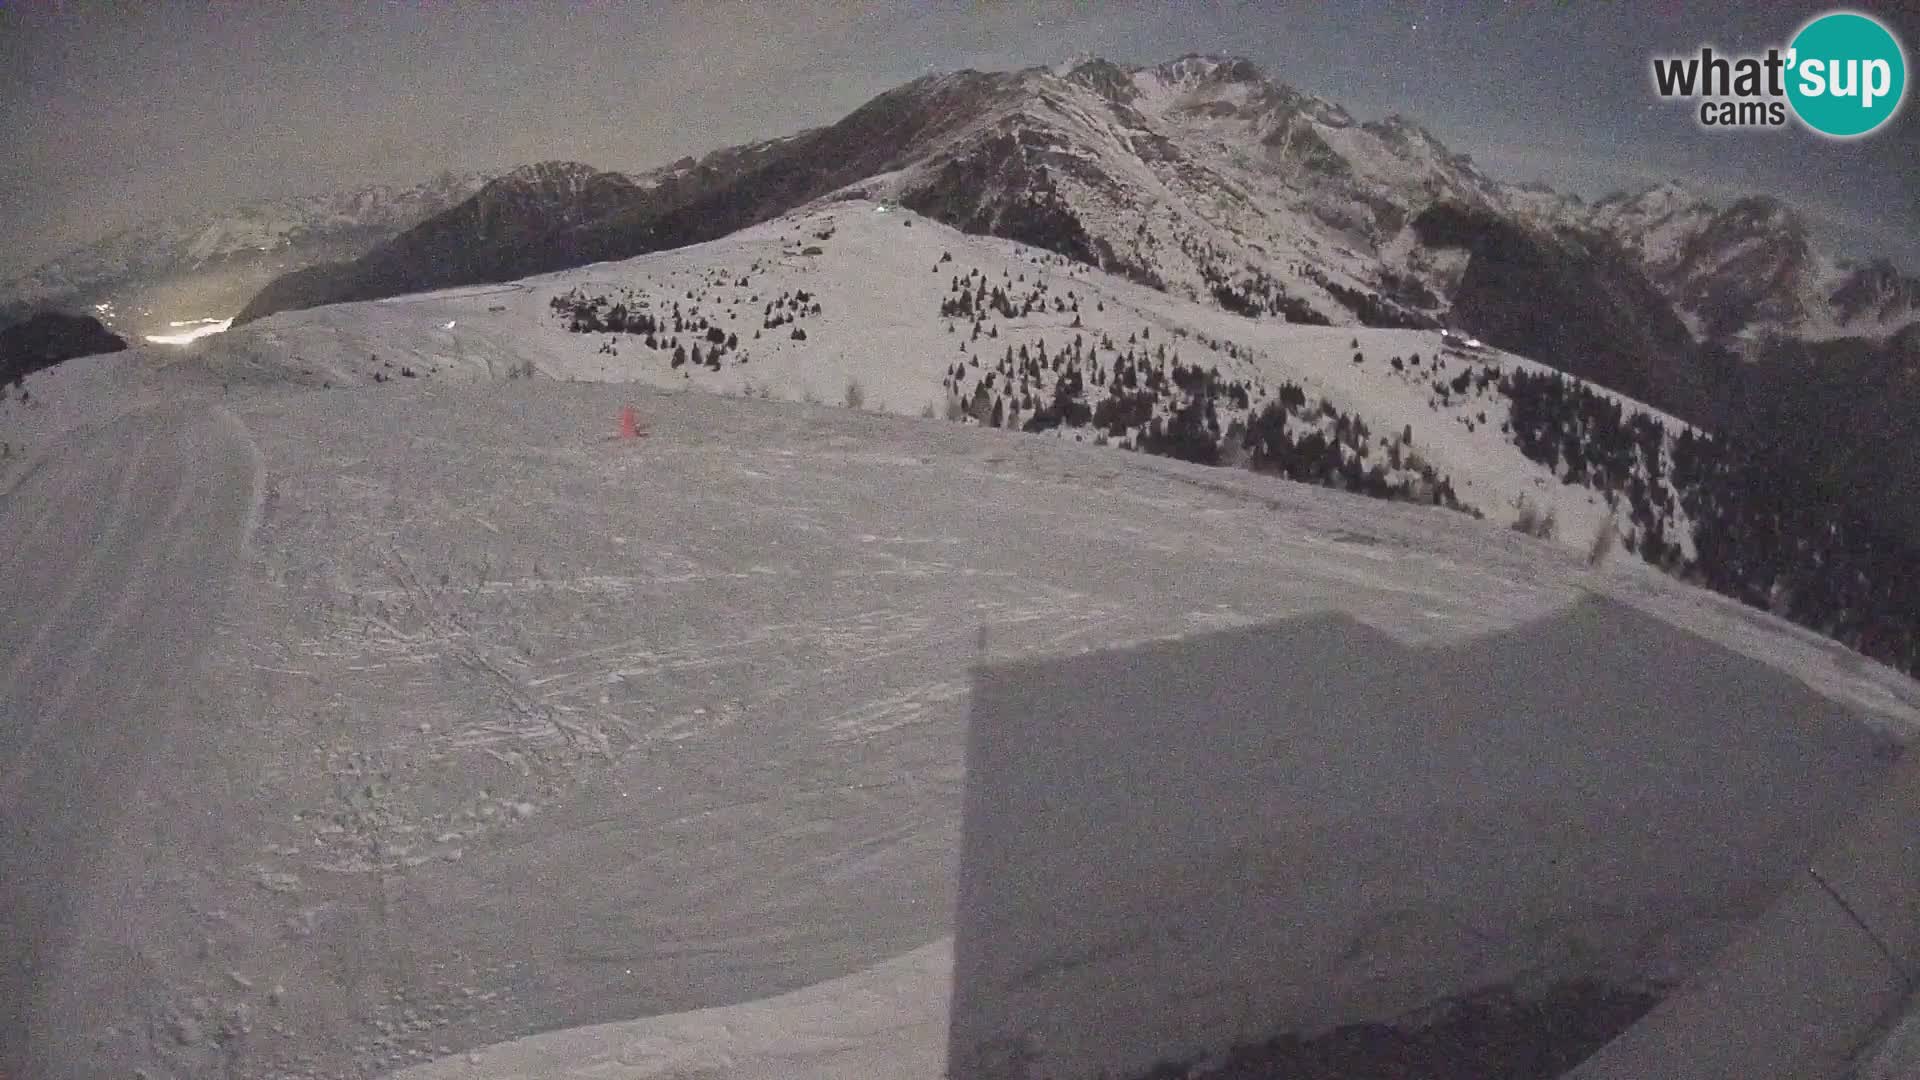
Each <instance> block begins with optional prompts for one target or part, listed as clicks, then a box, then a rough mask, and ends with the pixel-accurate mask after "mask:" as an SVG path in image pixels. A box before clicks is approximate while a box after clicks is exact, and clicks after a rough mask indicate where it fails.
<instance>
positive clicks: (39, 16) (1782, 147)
mask: <svg viewBox="0 0 1920 1080" xmlns="http://www.w3.org/2000/svg"><path fill="white" fill-rule="evenodd" d="M1712 7H1713V5H1708V4H1702V3H1691V2H1686V3H1683V2H1679V0H1675V2H1670V3H1619V4H1613V3H1607V4H1598V3H1595V4H1588V3H1578V4H1565V5H1562V4H1557V3H1555V4H1548V3H1539V4H1523V3H1499V2H1493V0H1488V2H1482V3H1459V2H1455V3H1412V2H1407V3H1377V2H1372V0H1368V2H1363V3H1362V2H1356V3H1352V4H1337V5H1336V4H1322V3H1319V2H1308V3H1285V2H1279V0H1268V2H1262V3H1250V4H1229V3H1217V4H1205V5H1200V4H1176V3H1172V2H1159V0H1156V2H1152V3H1145V4H1123V3H1085V4H1068V3H1034V2H1018V3H1016V2H1005V3H993V4H981V5H978V6H975V5H961V4H957V3H956V4H947V3H941V4H870V5H863V4H853V3H838V4H827V3H819V4H813V3H802V2H801V0H780V2H778V3H768V4H758V3H755V4H746V3H738V4H736V3H726V2H723V0H713V2H710V3H708V2H701V3H687V4H680V3H658V4H641V3H630V4H605V5H594V6H591V7H589V6H587V5H585V4H584V3H582V4H575V3H570V2H553V3H513V4H504V3H502V4H491V3H481V2H477V0H462V2H459V3H435V4H427V3H417V4H416V3H405V4H374V3H352V4H347V3H330V2H325V0H309V2H303V3H275V2H272V0H259V2H244V3H222V4H217V5H205V6H203V5H200V4H187V3H160V2H154V3H144V2H143V3H128V4H120V5H105V4H98V5H96V4H77V3H53V2H51V0H0V141H3V142H4V144H5V145H6V146H7V147H8V153H7V154H6V155H5V156H3V157H0V270H3V271H7V272H12V271H16V270H19V269H24V268H25V267H27V266H29V265H31V264H33V263H37V262H38V261H40V260H42V259H45V258H48V257H51V256H53V255H56V254H59V253H60V252H61V251H63V250H65V249H67V248H69V247H72V246H74V245H77V244H80V243H84V242H87V241H89V240H92V239H95V238H97V237H99V236H101V235H104V234H105V233H107V232H110V231H112V230H113V229H115V228H120V227H124V226H126V225H130V224H133V223H136V222H138V221H141V220H145V219H148V218H153V217H161V216H166V215H171V214H178V213H197V212H203V211H214V210H218V209H220V208H221V207H222V206H225V205H229V204H232V203H235V202H239V201H243V200H249V199H255V198H261V197H277V196H283V195H293V194H302V193H308V192H315V191H324V190H332V189H338V188H347V187H354V186H358V185H362V184H366V183H375V182H392V183H410V182H414V181H418V180H422V179H425V178H427V177H429V176H431V175H432V174H434V173H436V172H438V171H440V170H443V169H456V170H462V169H495V168H506V167H511V166H513V165H517V164H522V163H525V162H529V161H537V160H543V159H550V158H566V159H575V160H581V161H586V162H589V163H592V164H595V165H599V166H602V167H606V168H621V169H638V168H646V167H649V166H653V165H657V164H662V163H665V162H667V161H670V160H672V159H674V158H677V157H680V156H682V155H684V154H698V153H701V152H703V151H706V150H710V149H713V148H715V147H719V146H723V145H727V144H731V143H737V142H743V141H748V140H753V139H760V138H766V137H770V136H775V135H782V134H786V133H789V132H791V131H794V130H796V129H798V128H801V127H807V126H813V125H817V124H824V123H830V122H832V121H833V120H835V119H837V118H839V117H840V116H842V115H844V114H845V113H846V112H848V111H850V110H851V109H853V108H855V107H857V106H858V105H860V104H861V103H862V102H864V101H865V100H867V99H868V98H870V97H872V96H873V95H875V94H878V93H880V92H881V91H884V90H886V89H888V88H890V87H892V86H895V85H898V84H899V83H901V82H904V81H906V80H907V79H911V78H914V77H916V76H919V75H923V74H926V73H927V72H929V71H945V70H954V69H958V68H965V67H973V68H980V69H1006V68H1015V67H1023V66H1028V65H1033V64H1048V63H1056V62H1059V61H1062V60H1070V59H1073V58H1075V57H1076V56H1081V55H1087V54H1092V55H1100V56H1105V57H1107V58H1109V59H1113V60H1116V61H1119V62H1122V63H1147V62H1153V61H1157V60H1163V59H1168V58H1171V57H1174V56H1177V55H1179V54H1182V53H1187V52H1221V53H1232V54H1237V55H1243V56H1247V57H1250V58H1252V59H1253V60H1254V61H1255V62H1257V63H1258V64H1260V65H1261V66H1262V67H1263V68H1264V69H1265V70H1266V71H1267V73H1268V74H1269V75H1270V76H1272V77H1274V78H1276V79H1279V80H1281V81H1283V82H1287V83H1290V84H1292V85H1294V86H1297V87H1300V88H1302V89H1306V90H1310V91H1314V92H1317V93H1321V94H1324V95H1325V96H1327V97H1329V98H1332V99H1333V100H1335V101H1338V102H1340V103H1341V104H1343V105H1345V106H1346V107H1347V108H1348V109H1350V110H1351V111H1353V112H1354V113H1356V114H1357V115H1358V116H1360V117H1361V118H1362V119H1372V118H1377V117H1380V116H1384V115H1386V114H1387V113H1390V112H1400V113H1403V114H1405V115H1408V116H1410V117H1412V118H1413V119H1415V120H1417V121H1419V122H1420V123H1422V124H1424V125H1426V126H1427V127H1428V128H1430V129H1431V130H1432V131H1434V133H1435V134H1437V135H1439V136H1440V137H1441V139H1443V140H1444V141H1445V142H1447V143H1448V145H1449V146H1451V147H1452V148H1453V149H1455V150H1459V151H1465V152H1467V153H1470V154H1472V155H1473V157H1474V159H1475V160H1476V161H1477V162H1479V163H1480V164H1481V165H1482V166H1483V167H1485V168H1486V169H1488V170H1489V171H1491V172H1493V173H1494V174H1495V175H1499V176H1503V177H1505V178H1507V179H1511V180H1528V179H1544V180H1545V181H1547V182H1548V183H1549V184H1552V185H1553V186H1555V187H1556V188H1560V189H1562V190H1571V191H1576V192H1579V193H1580V194H1582V195H1586V196H1592V195H1597V194H1601V193H1604V192H1606V191H1609V190H1612V189H1616V188H1630V189H1631V188H1638V187H1644V186H1646V185H1648V184H1651V183H1655V182H1658V181H1660V180H1666V179H1677V180H1680V181H1681V182H1683V183H1687V184H1690V185H1693V186H1695V187H1698V188H1700V189H1701V190H1703V191H1704V192H1705V193H1706V194H1708V195H1709V196H1712V197H1715V198H1719V199H1722V200H1724V199H1725V198H1727V197H1730V196H1733V195H1737V194H1740V193H1745V192H1755V191H1757V192H1766V193H1770V194H1775V195H1779V196H1781V197H1782V198H1785V199H1786V200H1788V201H1789V202H1791V203H1793V204H1794V205H1795V206H1796V207H1798V208H1799V209H1800V210H1801V211H1802V212H1803V213H1805V214H1806V215H1807V216H1808V217H1809V219H1810V220H1811V221H1812V223H1813V224H1814V227H1815V229H1816V233H1817V235H1818V236H1819V237H1820V238H1821V239H1822V241H1824V242H1825V243H1826V244H1827V245H1829V246H1830V247H1832V248H1834V249H1835V250H1838V251H1841V252H1843V253H1846V254H1855V255H1859V254H1870V253H1884V254H1888V255H1891V256H1893V257H1894V258H1895V260H1896V261H1897V262H1899V263H1901V264H1902V265H1903V266H1905V267H1906V268H1908V269H1909V270H1915V271H1920V165H1917V164H1916V162H1920V121H1916V120H1915V114H1916V108H1915V107H1914V105H1913V103H1912V101H1909V102H1908V104H1907V106H1906V107H1905V108H1904V109H1903V110H1902V112H1901V114H1900V116H1898V117H1897V118H1896V119H1895V120H1894V121H1893V122H1892V123H1891V124H1890V125H1889V126H1888V127H1885V128H1882V129H1881V130H1880V131H1879V132H1877V133H1875V134H1874V135H1871V136H1869V137H1867V138H1865V139H1862V140H1857V141H1854V142H1851V143H1838V142H1832V141H1828V140H1825V139H1821V138H1819V137H1817V136H1815V135H1812V134H1810V133H1808V132H1806V131H1804V130H1802V129H1800V128H1799V127H1797V126H1790V127H1788V128H1786V129H1773V130H1762V131H1753V132H1711V131H1705V130H1702V129H1701V128H1699V127H1698V126H1696V123H1695V121H1694V118H1693V113H1692V111H1691V109H1690V108H1689V106H1688V105H1687V104H1685V103H1680V102H1662V101H1659V100H1658V99H1656V98H1655V97H1654V94H1653V91H1652V89H1651V81H1650V78H1649V76H1648V63H1649V58H1650V57H1651V56H1652V55H1654V54H1655V53H1660V54H1667V55H1672V54H1686V53H1692V52H1697V50H1698V49H1699V47H1700V46H1701V45H1703V44H1712V45H1714V46H1715V47H1716V48H1717V49H1724V50H1727V51H1730V52H1736V53H1737V52H1741V51H1756V52H1757V51H1759V50H1761V49H1763V48H1765V47H1766V46H1768V45H1775V44H1778V45H1784V44H1785V43H1786V41H1787V40H1788V38H1790V37H1791V35H1792V33H1793V31H1794V30H1795V29H1796V28H1797V27H1798V26H1799V25H1800V24H1801V23H1802V22H1804V21H1805V20H1806V19H1807V18H1808V17H1810V16H1811V15H1814V14H1817V13H1819V12H1821V11H1824V10H1828V9H1827V8H1826V7H1824V6H1820V5H1805V6H1796V5H1787V4H1783V5H1771V4H1765V5H1729V10H1728V12H1727V13H1725V14H1716V13H1715V12H1713V11H1712V10H1710V8H1712ZM1776 9H1777V10H1776ZM1853 10H1860V11H1865V12H1867V13H1870V14H1874V15H1876V16H1878V17H1880V18H1881V19H1882V21H1883V22H1887V23H1888V24H1890V25H1891V26H1892V27H1893V29H1894V31H1895V33H1896V35H1898V36H1899V37H1900V38H1901V39H1902V40H1903V41H1904V42H1905V43H1906V46H1907V49H1908V52H1909V54H1910V55H1912V54H1914V53H1915V51H1916V49H1917V48H1920V45H1917V44H1916V43H1920V14H1916V12H1915V9H1914V7H1913V5H1912V4H1910V3H1908V4H1886V3H1877V4H1876V3H1869V4H1857V5H1853ZM1913 78H1914V75H1913V72H1911V71H1909V80H1910V82H1911V81H1912V80H1913ZM1916 94H1920V90H1916V89H1910V90H1909V93H1908V97H1909V98H1912V97H1914V96H1915V95H1916Z"/></svg>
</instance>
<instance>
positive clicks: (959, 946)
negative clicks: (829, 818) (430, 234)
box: [949, 598, 1894, 1080]
mask: <svg viewBox="0 0 1920 1080" xmlns="http://www.w3.org/2000/svg"><path fill="white" fill-rule="evenodd" d="M1893 756H1894V755H1893V752H1892V747H1891V745H1890V744H1888V743H1886V742H1885V741H1884V740H1883V739H1881V738H1880V737H1879V736H1877V735H1875V734H1874V733H1872V732H1871V731H1870V730H1868V729H1867V728H1866V727H1865V726H1863V725H1861V724H1859V723H1858V722H1856V721H1855V720H1854V719H1853V718H1852V717H1851V716H1849V715H1848V714H1847V713H1846V712H1845V711H1843V710H1842V709H1841V708H1839V707H1838V706H1836V705H1834V704H1833V703H1831V702H1829V701H1827V700H1826V699H1824V698H1821V697H1819V696H1817V695H1815V694H1814V693H1813V692H1812V691H1810V690H1808V689H1807V688H1806V687H1805V686H1804V685H1802V684H1801V683H1799V682H1798V681H1796V680H1794V679H1792V678H1790V677H1788V676H1786V675H1783V674H1781V673H1779V672H1777V671H1775V670H1773V669H1771V668H1768V667H1766V666H1765V665H1763V664H1761V663H1759V662H1757V661H1754V660H1751V659H1749V658H1746V657H1744V656H1740V655H1738V654H1735V653H1732V652H1730V651H1728V650H1726V649H1724V648H1722V647H1720V646H1718V645H1716V644H1713V643H1711V642H1708V641H1706V640H1704V639H1702V638H1699V637H1697V636H1694V635H1692V634H1689V633H1686V632H1684V631H1681V630H1678V629H1676V628H1674V627H1672V626H1670V625H1668V624H1666V623H1663V622H1660V621H1658V620H1656V619H1653V618H1651V617H1648V616H1645V615H1642V614H1640V613H1638V612H1636V611H1634V610H1632V609H1630V608H1626V607H1624V606H1621V605H1618V604H1615V603H1613V602H1610V601H1604V600H1600V599H1593V598H1590V599H1587V600H1584V601H1582V602H1580V603H1578V604H1576V605H1574V606H1572V607H1571V608H1569V609H1567V610H1565V611H1563V612H1561V613H1559V614H1557V615H1556V616H1554V617H1551V618H1548V619H1544V620H1541V621H1538V622H1534V623H1530V624H1525V625H1522V626H1519V627H1516V628H1514V629H1513V630H1510V631H1506V632H1503V633H1500V634H1495V635H1490V636H1487V637H1482V638H1478V639H1474V640H1470V641H1465V642H1461V643H1457V644H1451V645H1446V646H1441V647H1430V648H1416V647H1408V646H1406V645H1403V644H1401V643H1400V642H1398V641H1396V640H1394V639H1392V638H1389V637H1387V636H1386V635H1384V634H1382V633H1380V632H1378V631H1375V630H1373V629H1371V628H1369V627H1366V626H1364V625H1361V624H1359V623H1357V622H1355V621H1353V620H1351V619H1348V618H1346V617H1343V616H1315V617H1310V618H1305V619H1299V620H1294V621H1289V622H1286V623H1281V624H1275V625H1270V626H1265V627H1259V628H1252V629H1245V630H1237V631H1232V632H1227V633H1221V634H1215V635H1209V636H1206V637H1202V638H1197V639H1189V640H1185V641H1180V642H1170V643H1156V644H1151V645H1146V646H1142V647H1139V648H1134V649H1130V650H1124V651H1115V652H1104V653H1092V654H1087V655H1082V656H1076V657H1070V658H1065V659H1055V660H1047V661H1037V662H1031V663H1020V664H1012V665H1006V666H995V667H986V668H981V669H979V670H978V671H976V673H975V680H974V693H973V714H972V724H971V727H970V730H969V733H968V744H967V790H966V795H965V810H964V815H965V816H964V823H963V830H964V832H963V848H962V854H961V870H960V882H959V905H958V912H957V916H956V927H955V959H954V999H953V1014H952V1022H951V1030H950V1034H949V1070H950V1074H951V1075H952V1076H954V1077H956V1078H961V1080H979V1078H986V1080H1010V1078H1026V1077H1030V1076H1041V1075H1044V1076H1049V1077H1054V1078H1058V1080H1077V1078H1082V1077H1084V1078H1088V1080H1092V1078H1094V1077H1100V1076H1107V1077H1133V1076H1139V1077H1145V1076H1152V1075H1160V1076H1173V1075H1181V1076H1184V1075H1187V1074H1188V1071H1189V1070H1193V1075H1200V1076H1220V1077H1227V1076H1232V1077H1253V1076H1267V1075H1289V1076H1291V1075H1303V1076H1316V1075H1336V1074H1337V1075H1341V1076H1347V1077H1368V1076H1394V1077H1404V1076H1434V1077H1445V1076H1453V1075H1459V1073H1458V1072H1457V1071H1448V1070H1449V1068H1453V1067H1454V1066H1458V1065H1464V1064H1466V1063H1467V1062H1468V1061H1469V1060H1473V1061H1478V1062H1480V1063H1481V1064H1480V1066H1479V1067H1480V1069H1481V1071H1480V1072H1479V1073H1476V1075H1494V1076H1512V1077H1519V1076H1551V1075H1557V1073H1558V1072H1559V1071H1562V1070H1563V1069H1564V1068H1565V1067H1566V1066H1567V1065H1568V1064H1571V1063H1572V1062H1575V1061H1578V1060H1579V1059H1580V1057H1583V1056H1584V1055H1585V1054H1586V1053H1588V1052H1591V1050H1592V1049H1594V1048H1595V1047H1597V1046H1598V1045H1599V1044H1600V1043H1601V1042H1604V1041H1605V1040H1606V1039H1607V1038H1610V1037H1611V1036H1612V1035H1613V1034H1616V1033H1617V1032H1618V1031H1619V1030H1622V1029H1624V1028H1625V1027H1626V1026H1628V1025H1629V1024H1631V1023H1632V1022H1633V1021H1634V1020H1635V1019H1636V1018H1637V1017H1638V1016H1639V1015H1640V1014H1641V1013H1643V1012H1644V1011H1645V1010H1646V1009H1647V1008H1649V1007H1651V1006H1652V1005H1653V1004H1654V1003H1655V1002H1656V1001H1657V1000H1658V999H1659V997H1660V996H1661V994H1662V993H1663V992H1664V989H1665V988H1667V987H1670V986H1672V985H1673V984H1674V983H1676V982H1677V981H1679V980H1680V979H1682V978H1684V977H1685V976H1686V975H1688V974H1690V973H1691V972H1693V971H1694V970H1696V969H1698V968H1699V966H1700V965H1701V964H1702V963H1703V962H1704V961H1705V960H1706V959H1707V958H1709V957H1710V956H1711V955H1712V954H1713V953H1714V952H1715V951H1716V950H1717V949H1718V948H1720V947H1721V946H1723V945H1725V944H1726V943H1727V942H1728V941H1729V940H1731V939H1732V937H1733V936H1734V935H1735V934H1736V933H1738V932H1739V930H1740V929H1741V928H1742V927H1743V926H1744V925H1745V924H1746V923H1747V922H1748V921H1750V920H1752V919H1753V918H1755V917H1756V916H1757V915H1758V914H1759V913H1760V912H1761V911H1762V910H1763V909H1764V908H1765V907H1766V905H1767V904H1768V902H1769V901H1770V900H1771V899H1772V898H1773V897H1774V896H1775V895H1776V894H1777V893H1779V892H1780V890H1781V889H1782V888H1783V887H1784V886H1785V885H1786V883H1787V882H1788V881H1789V880H1790V879H1791V878H1792V876H1793V875H1794V874H1795V873H1796V872H1797V871H1798V870H1799V869H1800V868H1801V867H1803V866H1805V865H1806V864H1807V861H1808V860H1809V859H1810V858H1811V857H1812V856H1813V854H1814V852H1815V850H1816V849H1817V847H1818V846H1819V844H1820V843H1821V842H1822V840H1824V839H1825V838H1826V837H1827V835H1828V834H1829V833H1831V832H1832V831H1833V830H1834V829H1835V827H1836V826H1838V825H1839V824H1840V823H1841V822H1842V821H1843V820H1845V819H1846V818H1847V816H1848V815H1850V814H1851V813H1852V812H1853V811H1854V810H1855V809H1856V808H1857V807H1858V806H1859V805H1860V804H1861V803H1862V802H1863V800H1864V799H1865V797H1866V796H1867V794H1868V793H1869V792H1870V791H1871V790H1872V789H1873V788H1874V786H1875V785H1876V783H1877V782H1878V781H1879V780H1880V779H1881V778H1882V777H1883V775H1884V774H1885V772H1886V770H1887V768H1888V767H1889V764H1890V762H1891V760H1892V759H1893ZM1235 1048H1239V1049H1238V1052H1237V1053H1230V1051H1234V1050H1235ZM1467 1051H1471V1052H1472V1053H1475V1054H1479V1055H1480V1057H1478V1058H1465V1057H1463V1056H1462V1055H1463V1053H1465V1052H1467ZM1442 1059H1444V1060H1442ZM1172 1062H1183V1063H1188V1064H1186V1065H1182V1066H1178V1067H1175V1066H1172V1065H1170V1064H1168V1063H1172ZM1449 1062H1451V1064H1449ZM1314 1068H1322V1069H1335V1070H1336V1072H1335V1073H1328V1072H1320V1073H1316V1072H1314V1071H1312V1070H1313V1069H1314ZM1155 1069H1159V1070H1160V1071H1159V1072H1158V1073H1156V1072H1154V1070H1155ZM1168 1070H1173V1071H1168Z"/></svg>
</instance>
